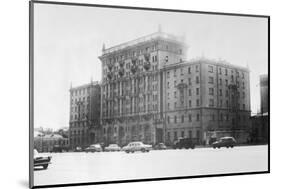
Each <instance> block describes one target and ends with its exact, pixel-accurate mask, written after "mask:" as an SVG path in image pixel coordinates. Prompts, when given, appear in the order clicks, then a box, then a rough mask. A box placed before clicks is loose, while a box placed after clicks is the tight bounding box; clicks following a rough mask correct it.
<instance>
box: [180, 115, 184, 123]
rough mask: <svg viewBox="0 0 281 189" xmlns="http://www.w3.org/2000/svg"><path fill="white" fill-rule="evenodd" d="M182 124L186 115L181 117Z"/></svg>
mask: <svg viewBox="0 0 281 189" xmlns="http://www.w3.org/2000/svg"><path fill="white" fill-rule="evenodd" d="M181 122H182V123H184V115H182V116H181Z"/></svg>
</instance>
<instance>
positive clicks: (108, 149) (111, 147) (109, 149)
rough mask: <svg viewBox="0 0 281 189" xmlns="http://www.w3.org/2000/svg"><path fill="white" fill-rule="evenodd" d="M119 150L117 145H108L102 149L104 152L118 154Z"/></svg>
mask: <svg viewBox="0 0 281 189" xmlns="http://www.w3.org/2000/svg"><path fill="white" fill-rule="evenodd" d="M120 150H121V148H120V147H119V146H118V145H117V144H109V146H107V147H105V149H104V151H106V152H119V151H120Z"/></svg>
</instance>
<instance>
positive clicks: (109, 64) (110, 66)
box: [107, 63, 113, 72]
mask: <svg viewBox="0 0 281 189" xmlns="http://www.w3.org/2000/svg"><path fill="white" fill-rule="evenodd" d="M107 68H108V70H109V71H110V72H111V70H112V68H113V64H112V63H108V64H107Z"/></svg>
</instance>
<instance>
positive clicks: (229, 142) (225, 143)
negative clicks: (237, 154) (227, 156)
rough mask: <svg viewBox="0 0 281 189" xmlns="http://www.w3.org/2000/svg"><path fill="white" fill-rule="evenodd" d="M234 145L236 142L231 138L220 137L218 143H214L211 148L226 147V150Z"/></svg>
mask: <svg viewBox="0 0 281 189" xmlns="http://www.w3.org/2000/svg"><path fill="white" fill-rule="evenodd" d="M235 144H236V140H235V139H234V138H233V137H222V138H220V139H219V140H218V141H215V142H214V143H213V144H212V146H213V148H220V147H226V148H229V147H231V148H233V147H234V146H235Z"/></svg>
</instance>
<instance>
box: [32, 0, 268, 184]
mask: <svg viewBox="0 0 281 189" xmlns="http://www.w3.org/2000/svg"><path fill="white" fill-rule="evenodd" d="M30 15H31V16H30V28H31V29H30V50H31V52H30V53H31V57H30V74H31V76H30V87H31V94H30V95H31V99H32V100H31V101H30V103H31V105H30V116H31V120H30V166H31V167H30V171H31V182H32V184H31V185H32V186H35V187H40V186H63V185H71V184H83V183H84V184H85V183H89V184H99V183H114V182H131V181H150V180H157V179H180V178H195V177H208V176H226V175H236V174H257V173H269V170H270V167H269V143H270V134H269V127H270V126H269V116H270V111H269V96H270V95H269V64H270V63H269V16H262V15H246V14H245V15H243V14H241V15H238V14H237V15H236V14H228V13H208V12H195V11H184V10H181V11H180V10H168V9H167V10H165V9H156V8H155V9H153V8H139V7H121V6H120V7H118V6H105V5H88V6H86V5H78V4H67V3H61V4H60V3H50V2H40V1H39V2H36V1H32V2H30Z"/></svg>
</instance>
